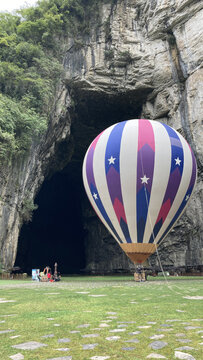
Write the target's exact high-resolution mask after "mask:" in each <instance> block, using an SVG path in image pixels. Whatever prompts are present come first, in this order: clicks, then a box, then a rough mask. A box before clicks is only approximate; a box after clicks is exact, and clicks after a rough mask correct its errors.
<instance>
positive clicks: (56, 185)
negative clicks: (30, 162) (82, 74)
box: [15, 88, 152, 274]
mask: <svg viewBox="0 0 203 360" xmlns="http://www.w3.org/2000/svg"><path fill="white" fill-rule="evenodd" d="M151 91H152V89H150V88H148V89H146V88H145V89H143V90H142V91H141V90H140V91H139V93H138V92H135V91H131V92H129V93H127V92H125V93H123V94H118V93H117V94H116V95H114V96H112V95H110V96H109V95H107V94H104V93H101V94H97V93H93V94H91V93H89V94H87V93H85V92H84V93H83V92H79V89H78V88H76V89H70V92H71V96H72V99H73V103H74V109H72V112H71V118H72V125H71V137H72V144H73V148H72V155H71V160H69V161H70V162H69V163H68V164H67V165H66V167H65V168H64V169H63V170H62V171H61V172H56V173H54V174H53V175H52V177H51V178H49V179H46V180H45V181H44V183H43V185H42V187H41V189H40V191H39V193H38V195H37V196H36V198H35V203H36V204H37V205H38V209H37V210H36V211H34V214H33V219H32V222H30V223H28V224H24V225H23V227H22V229H21V232H20V236H19V241H18V251H17V258H16V262H15V265H16V266H20V267H21V269H23V271H26V272H28V273H30V272H31V269H32V268H40V269H43V267H45V266H46V265H49V266H51V267H52V269H53V266H54V263H55V262H57V263H58V269H59V271H60V272H61V273H63V274H73V273H81V271H82V270H84V269H85V267H86V266H87V265H88V264H87V259H86V253H88V252H87V251H86V249H85V246H86V244H85V239H86V238H88V236H89V235H88V234H87V232H88V230H87V229H86V230H84V219H83V214H82V203H83V204H84V202H85V201H84V199H85V200H86V203H87V206H89V208H91V206H90V204H89V202H88V201H87V197H86V194H85V191H84V188H83V183H82V162H83V158H84V155H85V152H86V150H87V148H88V146H89V144H90V143H91V141H92V140H93V139H94V138H95V137H96V136H97V135H98V134H99V133H100V132H101V131H103V130H104V129H105V128H106V127H108V126H110V125H112V124H115V123H116V122H119V121H123V120H127V119H135V118H139V117H140V115H141V110H142V104H143V102H145V101H146V98H147V96H148V95H149V93H150V92H151ZM78 99H79V100H78ZM66 156H67V159H70V154H67V149H66V147H63V144H62V146H61V147H60V151H59V152H58V155H57V157H58V160H59V161H60V157H61V159H62V158H63V160H61V162H63V161H64V158H66ZM95 217H96V215H95ZM98 223H99V220H98ZM98 236H99V235H98ZM92 246H93V245H92ZM107 246H108V244H107ZM107 246H106V248H107ZM94 250H95V249H91V251H92V253H93V252H95V253H97V251H94ZM89 251H90V249H89ZM93 261H95V262H97V263H98V259H96V258H95V259H94V260H93ZM102 261H103V266H104V263H105V260H104V257H102ZM105 267H106V269H108V267H109V263H108V260H106V264H105Z"/></svg>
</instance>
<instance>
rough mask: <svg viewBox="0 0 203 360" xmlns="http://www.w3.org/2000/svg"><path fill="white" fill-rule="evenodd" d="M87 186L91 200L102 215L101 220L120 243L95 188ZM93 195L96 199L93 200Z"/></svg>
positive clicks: (91, 185)
mask: <svg viewBox="0 0 203 360" xmlns="http://www.w3.org/2000/svg"><path fill="white" fill-rule="evenodd" d="M89 186H90V191H91V194H92V197H93V199H94V201H95V204H96V205H97V207H98V209H99V211H100V213H101V214H102V216H103V218H104V219H105V221H106V222H107V224H108V225H109V227H110V229H111V230H112V232H113V233H114V235H115V236H116V238H117V239H118V240H119V242H120V243H122V240H121V238H120V237H119V235H118V233H117V231H116V230H115V228H114V226H113V225H112V222H111V220H110V219H109V217H108V215H107V213H106V210H105V209H104V206H103V204H102V201H101V199H100V196H99V193H98V191H97V188H96V187H95V186H94V185H93V184H89ZM94 194H97V199H95V198H94V196H93V195H94Z"/></svg>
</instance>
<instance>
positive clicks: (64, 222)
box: [15, 162, 85, 274]
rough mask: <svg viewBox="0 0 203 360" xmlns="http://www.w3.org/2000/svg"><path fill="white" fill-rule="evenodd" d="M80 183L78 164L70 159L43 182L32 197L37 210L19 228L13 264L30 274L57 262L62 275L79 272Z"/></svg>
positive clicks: (81, 264)
mask: <svg viewBox="0 0 203 360" xmlns="http://www.w3.org/2000/svg"><path fill="white" fill-rule="evenodd" d="M78 172H80V174H78ZM82 186H83V184H82V178H81V166H78V164H76V163H74V162H72V163H70V164H68V165H67V166H66V167H65V169H64V170H63V171H62V172H58V173H55V174H54V175H53V176H52V177H51V179H49V180H46V181H44V183H43V185H42V187H41V189H40V191H39V193H38V195H37V197H36V198H35V203H36V204H37V205H38V209H37V210H35V211H34V214H33V218H32V221H31V222H29V223H27V224H24V225H23V227H22V229H21V233H20V237H19V241H18V252H17V258H16V263H15V264H16V266H19V267H20V268H21V269H22V270H23V271H25V272H28V273H31V270H32V269H35V268H37V269H41V270H43V269H44V267H45V266H46V265H48V266H50V267H51V268H52V270H53V269H54V263H55V262H57V263H58V271H60V272H61V273H63V274H73V273H76V274H78V273H80V271H81V270H82V269H83V268H84V266H85V254H84V235H85V232H84V230H83V225H82V213H81V198H82V196H83V195H84V190H83V188H82Z"/></svg>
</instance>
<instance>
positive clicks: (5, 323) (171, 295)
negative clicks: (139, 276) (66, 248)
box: [0, 276, 203, 360]
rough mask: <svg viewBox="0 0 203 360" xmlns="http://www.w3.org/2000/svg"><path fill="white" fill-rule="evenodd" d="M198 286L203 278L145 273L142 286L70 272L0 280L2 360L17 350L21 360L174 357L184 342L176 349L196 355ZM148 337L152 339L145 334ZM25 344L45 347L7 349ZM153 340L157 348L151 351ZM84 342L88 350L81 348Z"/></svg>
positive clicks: (202, 299)
mask: <svg viewBox="0 0 203 360" xmlns="http://www.w3.org/2000/svg"><path fill="white" fill-rule="evenodd" d="M202 285H203V282H202V278H201V277H193V278H182V277H179V278H170V277H169V278H167V282H166V281H165V280H164V279H163V278H162V279H161V278H160V279H158V278H157V277H156V278H151V277H149V278H148V281H146V282H144V283H136V282H135V281H134V280H133V277H132V276H113V277H108V276H106V277H99V276H98V277H73V276H72V277H63V278H62V281H61V282H58V283H39V282H33V281H32V280H31V279H28V280H25V281H20V280H0V360H6V359H9V357H10V356H12V355H15V354H17V353H21V354H22V355H23V356H24V359H25V360H39V359H40V360H47V359H53V358H54V359H55V358H62V359H63V358H64V359H68V357H70V359H71V358H72V360H88V359H97V356H98V359H99V357H100V356H101V357H102V356H103V357H106V359H107V358H109V359H119V360H125V359H132V360H141V359H146V358H147V356H148V355H149V354H152V353H156V354H160V355H162V356H165V358H167V359H169V360H172V359H175V349H177V348H180V347H183V346H187V347H190V348H189V349H186V350H185V349H184V350H179V351H181V352H184V353H187V354H190V355H192V356H193V357H194V358H195V359H196V360H202V359H203V306H202V304H203V286H202ZM8 300H12V301H10V302H7V301H8ZM8 315H9V316H8ZM81 325H82V326H81ZM83 325H85V326H83ZM6 330H13V331H12V332H5V333H4V332H3V331H6ZM72 331H73V332H72ZM132 333H134V334H132ZM44 335H54V336H53V337H47V338H45V337H43V336H44ZM86 335H89V336H86ZM91 335H92V336H91ZM154 335H159V337H158V339H150V337H153V336H154ZM160 335H162V336H160ZM17 336H18V337H17ZM112 337H115V338H112ZM67 338H68V339H69V340H70V341H69V342H60V339H67ZM106 338H108V339H106ZM29 341H36V342H40V343H43V344H46V345H47V346H44V347H40V348H37V349H35V350H21V349H15V348H13V347H12V345H18V344H22V343H25V342H29ZM67 341H68V340H67ZM155 341H160V342H162V343H161V344H162V345H164V346H163V348H161V349H153V348H151V347H150V344H152V343H153V342H155ZM90 344H93V345H92V347H93V348H92V349H85V345H90ZM94 344H96V345H94ZM87 347H88V346H87ZM61 348H68V349H69V350H65V351H62V350H57V349H61ZM89 348H91V346H89ZM100 359H101V358H100ZM104 359H105V358H104Z"/></svg>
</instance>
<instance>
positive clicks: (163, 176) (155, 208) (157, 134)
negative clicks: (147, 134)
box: [143, 120, 171, 243]
mask: <svg viewBox="0 0 203 360" xmlns="http://www.w3.org/2000/svg"><path fill="white" fill-rule="evenodd" d="M150 123H151V125H152V127H153V131H154V141H155V159H154V174H153V182H152V189H151V196H150V201H149V208H148V216H147V219H146V225H145V233H144V237H143V242H144V243H148V242H149V239H150V237H151V234H152V233H153V229H154V225H155V223H156V220H157V216H158V214H159V211H160V208H161V205H162V202H163V199H164V195H165V192H166V188H167V185H168V180H169V176H170V169H171V142H170V138H169V136H168V133H167V131H166V129H165V127H164V126H163V125H162V124H161V123H158V122H156V123H154V122H153V121H152V120H151V121H150Z"/></svg>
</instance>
